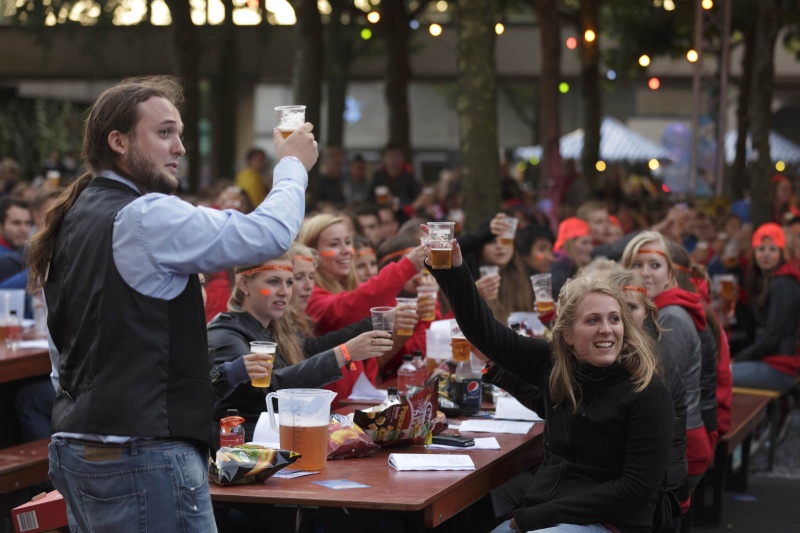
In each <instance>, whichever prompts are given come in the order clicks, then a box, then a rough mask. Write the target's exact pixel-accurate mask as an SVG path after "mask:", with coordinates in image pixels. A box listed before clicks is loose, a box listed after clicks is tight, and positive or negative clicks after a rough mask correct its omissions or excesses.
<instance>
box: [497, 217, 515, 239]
mask: <svg viewBox="0 0 800 533" xmlns="http://www.w3.org/2000/svg"><path fill="white" fill-rule="evenodd" d="M503 220H505V222H506V224H507V226H508V227H507V228H506V231H505V232H504V233H503V234H502V235H500V244H502V245H503V246H514V236H515V235H516V234H517V225H518V224H519V219H518V218H514V217H505V218H504V219H503Z"/></svg>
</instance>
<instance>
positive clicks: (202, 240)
mask: <svg viewBox="0 0 800 533" xmlns="http://www.w3.org/2000/svg"><path fill="white" fill-rule="evenodd" d="M307 182H308V174H307V173H306V171H305V168H304V167H303V165H302V164H301V163H300V161H298V160H297V159H295V158H284V159H282V160H281V161H280V163H278V165H277V166H276V167H275V172H274V177H273V183H274V186H273V189H272V191H271V192H270V194H269V196H267V198H266V199H265V200H264V201H263V202H262V203H261V204H260V205H259V206H258V207H257V208H256V209H255V210H254V211H253V212H252V213H250V214H248V215H245V214H242V213H239V212H238V211H232V210H226V211H219V210H216V209H211V208H206V207H195V206H193V205H192V204H190V203H188V202H184V201H183V200H181V199H179V198H177V197H174V196H167V195H164V194H147V195H144V196H142V197H140V198H137V199H136V200H134V201H133V202H131V203H130V204H128V205H127V206H125V207H124V208H123V209H122V210H121V211H120V212H119V213H118V214H117V217H116V219H115V221H114V237H113V245H112V246H113V254H114V263H115V264H116V267H117V270H119V272H120V275H121V276H122V278H123V279H124V280H125V282H126V283H128V285H130V286H131V287H132V288H133V289H135V290H136V291H138V292H140V293H142V294H144V295H147V296H151V297H155V298H161V299H165V300H171V299H173V298H175V297H177V296H178V295H179V294H180V293H181V292H182V291H183V289H184V288H185V287H186V283H187V280H188V278H189V275H191V274H195V273H198V272H219V271H222V270H226V269H229V268H231V267H233V266H235V265H246V264H256V263H262V262H264V261H267V260H269V259H272V258H274V257H277V256H279V255H281V254H283V253H284V252H285V251H286V250H288V249H289V247H290V246H291V244H292V242H293V241H294V239H295V237H296V236H297V233H298V232H299V231H300V225H301V224H302V222H303V216H304V214H305V188H306V185H307Z"/></svg>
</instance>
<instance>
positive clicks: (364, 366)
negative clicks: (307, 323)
mask: <svg viewBox="0 0 800 533" xmlns="http://www.w3.org/2000/svg"><path fill="white" fill-rule="evenodd" d="M297 240H298V242H299V243H301V244H304V245H306V246H308V247H310V248H312V249H314V250H316V251H317V253H318V254H319V266H318V267H317V269H316V272H315V283H316V286H315V287H314V290H313V292H312V293H311V297H310V298H309V301H308V305H307V307H306V313H307V314H308V316H310V317H311V319H312V320H313V321H314V326H315V332H316V333H317V334H318V335H320V334H324V333H327V332H330V331H334V330H337V329H341V328H343V327H345V326H348V325H350V324H352V323H353V322H357V321H359V320H363V319H364V318H367V317H369V316H370V309H371V308H372V307H378V306H394V304H395V298H396V297H397V296H398V295H399V294H400V291H402V289H403V286H404V285H405V284H406V282H407V281H408V280H409V279H411V278H412V277H414V276H415V275H416V274H417V272H419V271H420V270H422V261H423V260H424V259H425V251H424V247H423V246H421V245H420V246H417V247H415V248H413V249H412V250H411V252H410V253H408V254H407V255H406V256H405V257H403V259H401V260H400V261H398V262H397V263H393V264H390V265H387V266H386V267H385V268H384V269H382V270H381V271H380V272H379V274H378V275H377V276H374V277H372V278H370V279H369V280H368V281H366V282H365V283H362V284H360V285H359V283H358V276H357V274H356V271H355V265H354V260H353V258H354V252H353V244H352V237H351V236H350V235H349V234H348V232H347V228H346V226H345V224H344V223H343V220H342V218H341V217H338V216H335V215H331V214H327V213H323V214H319V215H316V216H313V217H311V218H309V219H306V221H305V222H304V223H303V227H302V228H301V229H300V234H299V236H298V238H297ZM405 312H406V313H409V314H413V318H414V320H416V318H417V316H416V315H417V314H416V312H415V311H411V310H408V311H405ZM395 322H396V321H395ZM396 325H397V324H395V326H396ZM394 337H395V339H396V340H397V336H396V335H395V336H394ZM397 342H399V340H397ZM402 342H405V338H403V339H402ZM355 366H356V369H355V371H352V372H345V375H344V377H343V378H342V379H340V380H339V381H337V382H335V383H332V384H330V385H329V386H327V388H329V389H330V390H332V391H334V392H336V393H337V394H338V395H341V396H344V397H347V396H349V395H350V393H351V391H352V389H353V385H354V384H355V382H356V380H357V379H358V375H359V374H361V373H362V372H363V373H364V374H366V376H367V378H369V380H370V381H372V382H373V383H376V378H377V374H378V364H377V363H376V362H375V361H374V360H372V359H370V360H368V361H366V363H361V362H357V363H356V364H355ZM337 398H338V396H337Z"/></svg>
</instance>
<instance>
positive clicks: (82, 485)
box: [50, 438, 217, 533]
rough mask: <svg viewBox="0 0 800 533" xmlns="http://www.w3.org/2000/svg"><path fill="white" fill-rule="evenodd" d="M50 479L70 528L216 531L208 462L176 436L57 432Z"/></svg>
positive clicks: (118, 532) (121, 531)
mask: <svg viewBox="0 0 800 533" xmlns="http://www.w3.org/2000/svg"><path fill="white" fill-rule="evenodd" d="M50 479H51V480H52V481H53V485H55V487H56V489H58V491H59V492H60V493H61V495H62V496H63V497H64V500H65V501H66V502H67V519H68V521H69V526H70V531H73V532H75V531H82V532H87V533H88V532H102V531H113V532H115V533H128V532H130V533H134V532H136V533H139V532H142V533H143V532H145V531H150V532H153V531H157V532H160V531H163V532H165V533H167V532H169V533H172V532H187V533H188V532H198V533H205V532H215V531H216V530H217V528H216V524H215V522H214V513H213V510H212V508H211V496H210V495H209V492H208V462H207V460H206V459H205V458H204V457H203V456H202V455H201V453H200V452H199V451H198V450H197V448H195V447H194V446H193V445H192V444H190V443H189V442H186V441H178V440H164V439H158V440H152V441H147V440H143V441H137V442H136V443H135V444H134V443H131V444H124V445H115V444H101V443H91V442H87V441H77V440H72V439H62V438H54V439H53V440H52V442H51V443H50Z"/></svg>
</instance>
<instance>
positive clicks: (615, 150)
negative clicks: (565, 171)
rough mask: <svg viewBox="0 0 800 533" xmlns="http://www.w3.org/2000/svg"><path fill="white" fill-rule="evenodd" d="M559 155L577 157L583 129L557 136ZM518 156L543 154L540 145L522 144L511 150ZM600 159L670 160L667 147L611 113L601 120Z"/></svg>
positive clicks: (537, 156)
mask: <svg viewBox="0 0 800 533" xmlns="http://www.w3.org/2000/svg"><path fill="white" fill-rule="evenodd" d="M560 152H561V157H562V158H564V159H580V158H581V153H582V152H583V129H577V130H575V131H573V132H571V133H567V134H566V135H564V136H563V137H561V140H560ZM514 155H515V156H516V157H517V158H518V159H526V160H527V159H531V158H532V157H536V158H541V157H542V147H541V146H523V147H521V148H517V149H516V150H515V151H514ZM600 159H602V160H603V161H649V160H651V159H664V160H671V159H672V156H671V155H670V153H669V151H668V150H667V149H666V148H664V147H663V146H661V145H660V144H658V143H656V142H653V141H651V140H650V139H648V138H647V137H645V136H644V135H641V134H640V133H637V132H635V131H633V130H632V129H630V128H628V127H627V126H625V125H624V124H623V123H622V122H620V121H618V120H617V119H615V118H612V117H603V121H602V123H601V124H600Z"/></svg>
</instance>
